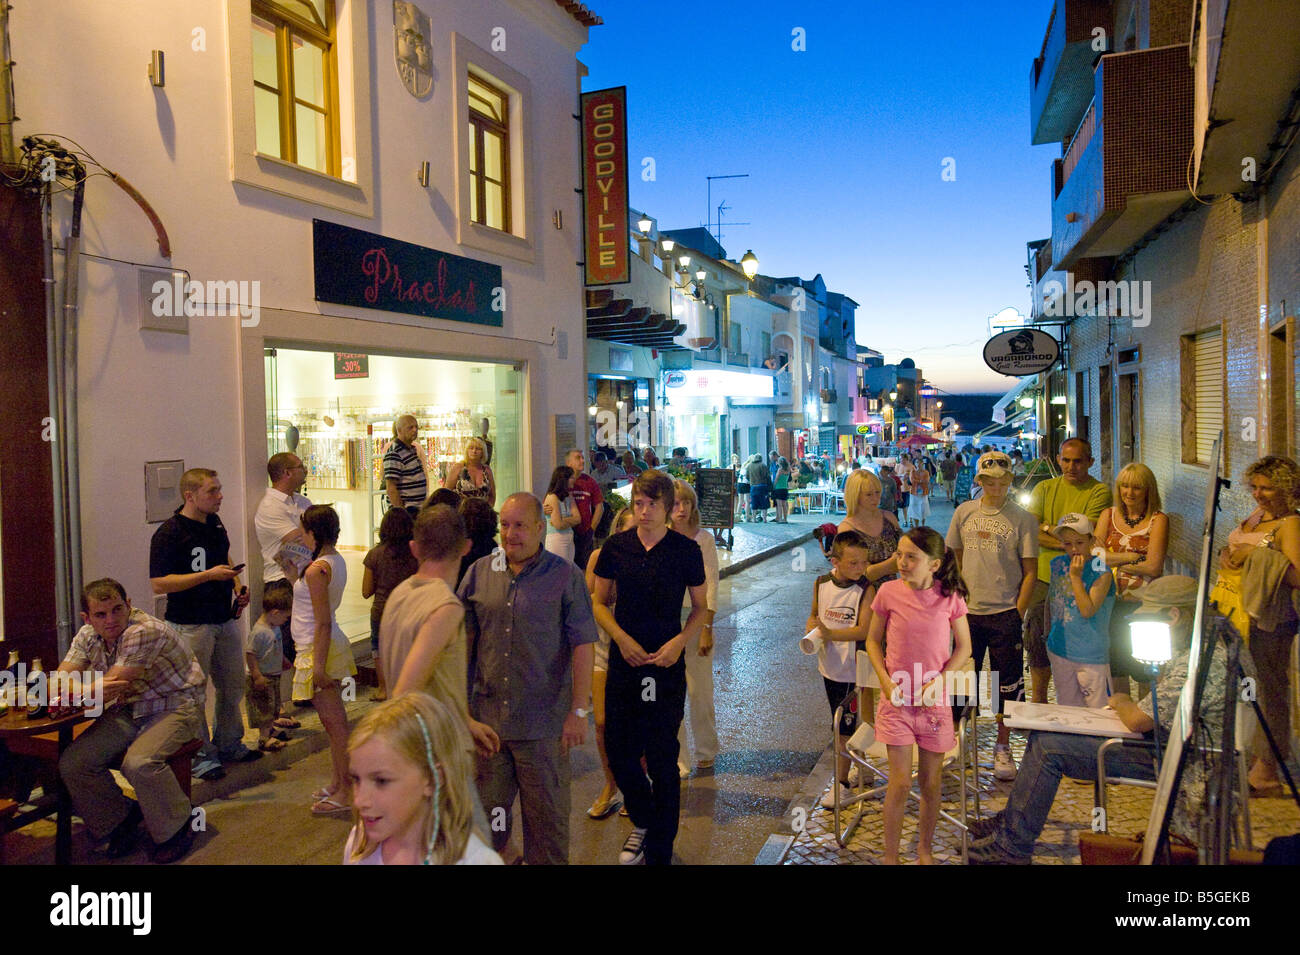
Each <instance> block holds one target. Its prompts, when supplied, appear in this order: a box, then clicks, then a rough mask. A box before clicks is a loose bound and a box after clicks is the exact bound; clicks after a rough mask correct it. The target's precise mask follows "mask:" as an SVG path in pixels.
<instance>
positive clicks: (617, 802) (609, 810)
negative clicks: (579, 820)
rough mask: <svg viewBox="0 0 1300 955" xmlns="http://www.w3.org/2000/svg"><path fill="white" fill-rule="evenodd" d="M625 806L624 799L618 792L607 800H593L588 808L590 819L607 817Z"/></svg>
mask: <svg viewBox="0 0 1300 955" xmlns="http://www.w3.org/2000/svg"><path fill="white" fill-rule="evenodd" d="M622 807H623V800H622V799H620V798H619V797H618V795H617V794H615V795H613V796H610V797H609V799H607V800H606V801H605V802H603V803H602V802H593V803H592V804H591V808H590V809H588V810H587V816H588V818H590V819H606V818H608V817H610V816H612V815H613V814H614V813H616V812H618V810H619V809H621V808H622Z"/></svg>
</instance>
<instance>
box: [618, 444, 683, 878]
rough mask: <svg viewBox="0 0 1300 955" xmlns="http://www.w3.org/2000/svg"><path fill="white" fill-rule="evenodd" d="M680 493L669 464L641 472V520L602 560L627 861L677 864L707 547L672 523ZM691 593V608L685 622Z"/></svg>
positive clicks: (637, 505)
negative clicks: (686, 728) (689, 660)
mask: <svg viewBox="0 0 1300 955" xmlns="http://www.w3.org/2000/svg"><path fill="white" fill-rule="evenodd" d="M673 493H674V488H673V481H672V478H670V477H669V476H668V475H667V474H664V473H663V472H662V471H658V470H654V469H650V470H647V471H642V472H641V474H639V475H637V478H636V481H635V482H633V484H632V508H633V512H634V513H635V515H636V527H634V528H632V530H629V531H624V532H623V533H621V534H615V535H613V536H612V537H610V538H609V539H608V540H606V541H605V545H604V546H603V547H602V548H601V550H600V557H599V558H598V559H597V561H596V594H595V603H594V610H595V616H596V622H597V623H598V624H600V626H601V627H603V628H604V629H605V632H606V633H608V634H609V635H610V637H611V645H610V650H609V671H608V676H607V678H606V685H605V751H606V753H607V754H608V756H609V765H610V769H611V770H612V771H613V773H614V779H615V781H617V783H618V786H619V788H620V789H621V790H623V796H624V798H625V799H626V800H627V811H628V815H629V816H631V817H632V825H633V826H634V827H635V828H633V830H632V834H631V835H630V836H628V839H627V842H626V843H624V845H623V851H622V853H621V854H620V855H619V862H620V863H621V864H623V865H634V864H636V863H639V862H641V861H643V860H644V861H645V862H646V863H647V864H649V865H668V864H670V863H671V862H672V858H673V840H674V839H675V838H676V837H677V823H678V816H679V814H680V807H681V777H680V776H679V774H678V771H677V728H678V727H679V726H680V725H681V722H682V713H683V710H684V709H685V706H686V664H685V661H684V660H683V659H682V650H683V648H684V647H685V646H686V645H687V644H688V643H690V642H691V641H692V640H694V639H695V638H697V637H698V636H699V635H700V630H701V628H702V627H703V625H704V617H705V614H706V611H707V603H706V600H705V594H704V557H703V555H702V554H701V553H700V547H699V545H698V544H696V543H695V541H693V540H691V539H690V538H688V537H686V536H684V535H682V534H677V533H673V532H670V531H669V529H668V514H669V511H670V510H671V509H672V505H673ZM687 590H690V592H691V615H690V616H689V617H688V618H687V620H686V626H685V627H683V626H682V614H681V606H682V597H683V596H684V595H685V593H686V591H687ZM616 595H617V602H616V603H615V596H616ZM611 604H614V609H613V610H611V609H610V605H611ZM642 755H644V756H645V759H646V768H647V769H648V770H649V772H650V778H649V779H647V778H646V774H645V773H644V772H643V771H642V769H641V757H642Z"/></svg>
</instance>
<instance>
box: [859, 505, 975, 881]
mask: <svg viewBox="0 0 1300 955" xmlns="http://www.w3.org/2000/svg"><path fill="white" fill-rule="evenodd" d="M966 595H967V591H966V584H965V583H964V582H963V581H962V579H961V574H960V573H959V572H958V570H957V557H956V555H955V554H953V552H952V550H951V549H950V548H948V547H946V546H944V542H943V538H942V537H940V536H939V534H938V533H937V532H936V531H934V530H932V529H931V528H929V527H914V528H912V530H910V531H908V532H907V533H906V534H905V535H904V536H903V537H902V538H900V539H899V541H898V579H897V580H891V581H888V582H887V583H884V584H881V585H880V589H879V591H878V592H877V593H876V599H875V600H873V601H872V603H871V612H872V618H871V629H870V630H869V631H868V633H867V653H868V655H870V657H871V664H872V666H873V667H875V669H876V676H877V677H878V678H879V679H880V686H881V694H880V703H879V705H878V706H877V707H876V739H878V740H880V741H881V742H883V743H885V745H886V746H887V747H888V749H889V789H888V790H887V791H886V793H885V858H884V862H885V864H886V865H897V864H898V842H899V838H900V837H901V835H902V830H903V805H904V803H905V802H906V800H907V793H908V790H909V789H911V786H912V745H913V744H915V745H916V746H917V748H918V750H919V764H920V765H919V777H920V783H921V811H920V818H919V820H918V823H917V829H918V840H917V850H916V852H917V858H918V859H919V861H920V862H921V864H922V865H930V864H932V863H933V862H934V858H933V856H931V854H930V842H931V839H932V838H933V837H934V826H935V823H936V822H938V820H939V774H940V769H941V767H942V765H943V754H944V753H946V752H948V750H950V749H952V747H953V745H954V744H955V743H956V736H955V735H954V733H953V725H952V709H951V707H950V706H949V701H948V694H947V692H946V687H945V682H944V681H945V676H944V675H945V674H946V673H949V672H953V671H956V670H959V669H960V668H961V667H962V666H964V665H965V663H966V661H967V660H969V659H970V628H969V627H968V626H967V624H966ZM950 635H951V639H950ZM885 643H887V644H888V647H889V650H888V653H886V651H885V646H884V644H885ZM949 647H951V650H950V649H949Z"/></svg>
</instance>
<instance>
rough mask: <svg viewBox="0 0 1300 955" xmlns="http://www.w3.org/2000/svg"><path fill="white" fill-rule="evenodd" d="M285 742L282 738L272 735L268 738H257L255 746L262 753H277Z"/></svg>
mask: <svg viewBox="0 0 1300 955" xmlns="http://www.w3.org/2000/svg"><path fill="white" fill-rule="evenodd" d="M285 746H286V743H285V742H284V740H282V739H277V738H276V737H274V736H272V737H271V738H270V739H264V740H259V741H258V744H257V748H258V749H259V750H261V751H262V752H263V753H278V752H280V750H282V749H284V747H285Z"/></svg>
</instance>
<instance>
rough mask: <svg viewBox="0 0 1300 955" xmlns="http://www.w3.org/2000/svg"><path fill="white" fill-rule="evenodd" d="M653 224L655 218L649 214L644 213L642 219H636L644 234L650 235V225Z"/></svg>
mask: <svg viewBox="0 0 1300 955" xmlns="http://www.w3.org/2000/svg"><path fill="white" fill-rule="evenodd" d="M653 225H654V220H653V219H651V218H650V217H649V216H648V215H644V214H643V215H642V216H641V218H640V219H637V220H636V227H637V228H638V229H640V230H641V234H642V235H649V234H650V227H651V226H653Z"/></svg>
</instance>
